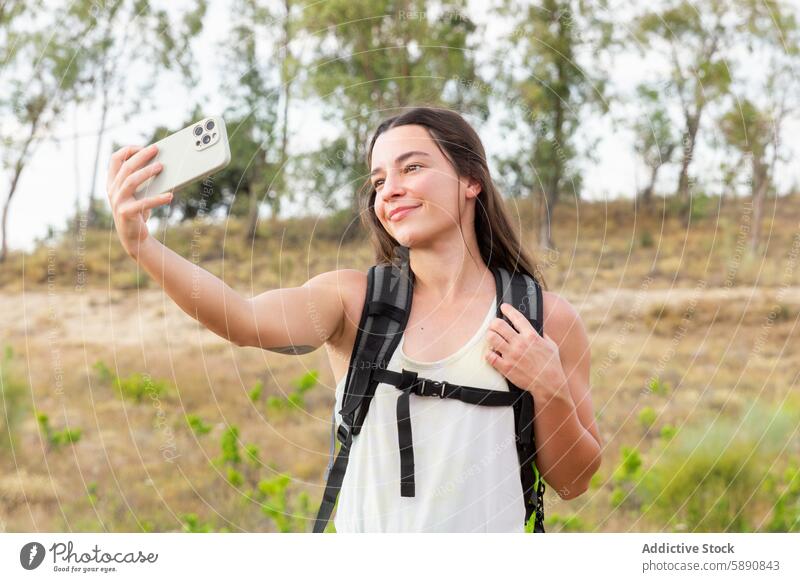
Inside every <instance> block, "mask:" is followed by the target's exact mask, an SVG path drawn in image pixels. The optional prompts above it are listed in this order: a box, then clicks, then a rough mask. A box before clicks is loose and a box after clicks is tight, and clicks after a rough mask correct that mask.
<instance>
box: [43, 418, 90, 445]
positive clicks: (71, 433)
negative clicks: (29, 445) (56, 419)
mask: <svg viewBox="0 0 800 582" xmlns="http://www.w3.org/2000/svg"><path fill="white" fill-rule="evenodd" d="M36 422H37V423H38V424H39V428H40V429H41V431H42V432H43V433H44V437H45V440H46V441H47V444H48V445H49V446H50V447H51V448H54V449H57V448H59V447H60V446H62V445H66V444H74V443H77V442H78V441H79V440H81V429H79V428H65V429H63V430H54V429H53V427H51V426H50V418H49V417H48V416H47V415H46V414H45V413H44V412H37V413H36Z"/></svg>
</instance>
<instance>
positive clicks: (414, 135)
mask: <svg viewBox="0 0 800 582" xmlns="http://www.w3.org/2000/svg"><path fill="white" fill-rule="evenodd" d="M154 154H155V150H154V149H153V148H152V146H151V147H149V148H140V147H137V146H130V147H125V148H122V149H121V150H119V151H117V152H116V153H114V155H113V156H112V158H111V162H110V165H109V174H108V175H109V178H108V195H109V199H110V201H111V207H112V209H113V214H114V222H115V224H116V229H117V233H118V235H119V238H120V241H121V242H122V245H123V246H124V248H125V250H126V251H127V252H128V254H129V255H130V256H131V257H132V258H133V259H134V260H136V261H137V262H138V263H139V264H140V265H141V266H142V268H143V269H144V270H145V271H146V272H147V273H149V274H150V276H152V277H153V279H155V280H156V281H157V282H158V283H159V284H160V285H161V286H162V287H163V288H164V290H165V291H166V293H167V294H168V295H169V296H170V297H171V298H172V299H173V300H174V301H175V302H176V303H177V304H178V305H179V306H180V307H181V308H182V309H183V310H184V311H186V313H188V314H189V315H191V316H192V317H194V318H195V319H197V320H198V321H200V322H201V323H202V324H203V325H205V326H206V327H208V328H209V329H210V330H211V331H213V332H215V333H216V334H218V335H220V336H222V337H224V338H226V339H228V340H230V341H232V342H234V343H235V344H236V345H239V346H257V347H260V348H263V349H267V350H271V351H275V352H279V353H283V354H304V353H308V352H310V351H313V350H315V349H317V348H318V347H320V346H321V345H324V346H325V348H326V350H327V353H328V357H329V360H330V364H331V368H332V369H333V373H334V377H335V379H336V382H337V387H336V409H335V410H336V411H337V413H338V411H339V409H340V406H341V399H342V392H343V388H344V381H345V378H346V377H347V370H348V366H349V364H350V361H349V360H350V356H351V353H352V349H353V344H354V342H355V338H356V333H357V331H358V329H357V328H358V323H359V321H360V320H361V312H362V308H363V304H364V296H365V293H366V284H367V276H366V273H364V272H361V271H357V270H352V269H342V270H337V271H331V272H328V273H322V274H320V275H317V276H315V277H313V278H311V279H310V280H309V281H308V282H306V283H305V284H304V285H302V286H300V287H295V288H287V289H274V290H271V291H266V292H264V293H261V294H260V295H256V296H254V297H250V298H247V297H244V296H242V295H240V294H239V293H238V292H236V291H235V290H233V289H231V288H230V287H229V286H227V285H226V284H225V283H223V282H222V281H221V280H220V279H218V278H216V277H214V276H213V275H211V274H210V273H208V272H207V271H204V270H203V269H201V268H199V267H198V266H196V265H194V264H193V263H191V262H189V261H188V260H186V259H184V258H182V257H180V256H179V255H177V254H176V253H174V252H173V251H171V250H170V249H168V248H166V247H164V246H163V245H162V244H161V243H159V242H158V241H157V240H156V239H154V238H153V237H152V236H150V234H149V233H148V230H147V227H146V225H145V222H146V220H147V217H148V215H149V213H150V210H151V209H152V208H155V207H157V206H159V205H162V204H166V203H168V202H169V201H170V199H171V193H170V194H165V195H162V196H160V197H155V198H149V199H144V200H141V201H137V200H135V199H134V198H133V197H132V194H133V192H134V191H135V190H136V188H137V187H138V186H139V184H141V183H142V182H143V181H145V180H146V179H147V178H149V177H150V176H152V175H153V174H155V173H157V172H158V171H160V168H159V167H151V166H148V167H147V168H143V166H144V164H145V163H146V161H147V160H148V159H149V158H150V157H152V156H153V155H154ZM367 165H368V168H369V172H370V174H369V182H368V183H367V184H366V185H365V189H364V192H363V195H362V197H361V203H362V213H361V219H362V222H363V223H364V224H365V225H366V226H367V228H368V229H369V231H370V233H371V237H372V242H373V246H374V248H375V254H376V259H377V261H376V262H379V263H381V262H389V261H390V260H391V259H392V258H394V257H393V255H394V249H396V248H397V247H398V246H399V245H402V246H404V247H407V248H408V249H409V258H410V266H411V270H412V271H413V273H414V278H415V283H414V291H413V293H414V294H413V302H412V307H411V311H410V314H409V319H408V323H407V326H406V329H405V333H404V334H403V336H402V338H401V340H400V344H399V345H398V347H397V349H396V350H395V351H394V354H393V356H392V358H391V361H390V362H389V365H388V368H389V369H390V370H393V371H400V370H401V369H403V368H405V369H408V370H413V371H416V372H418V373H419V374H420V376H423V375H424V376H425V377H428V378H431V379H433V380H447V381H449V382H452V383H455V384H462V385H469V386H476V387H482V388H485V389H496V390H508V385H507V383H506V379H507V380H509V381H511V382H513V383H514V384H515V385H516V386H518V387H520V388H522V389H524V390H528V391H530V392H531V393H532V395H533V398H534V402H535V409H536V416H535V421H534V435H535V439H536V443H537V447H538V448H537V457H536V461H537V467H538V469H539V471H540V472H541V474H542V475H543V477H544V479H545V482H546V483H547V484H548V485H549V486H550V487H552V488H554V489H555V490H556V492H557V493H558V495H559V496H560V497H561V498H562V499H572V498H574V497H576V496H578V495H580V494H581V493H583V492H584V491H586V489H587V487H588V484H589V480H590V479H591V477H592V475H593V474H594V473H595V472H596V471H597V469H598V467H599V465H600V458H601V439H600V435H599V433H598V429H597V426H596V424H595V421H594V413H593V408H592V401H591V397H590V390H589V361H590V351H589V342H588V338H587V334H586V330H585V327H584V325H583V323H582V321H581V319H580V317H579V316H578V314H577V312H576V311H575V309H574V308H573V307H572V306H571V305H570V304H569V303H568V302H567V301H566V300H565V299H563V298H561V297H559V296H558V295H556V294H555V293H552V292H549V291H544V294H543V314H544V315H543V320H544V331H545V333H544V337H541V336H539V335H538V334H537V333H536V331H535V330H534V329H533V328H532V326H531V325H530V323H529V322H528V320H527V319H525V318H524V316H523V315H522V314H521V313H520V312H519V311H517V310H516V309H515V308H514V307H512V306H510V305H508V304H503V305H502V307H501V311H502V313H503V314H504V315H505V316H506V317H508V318H509V320H510V321H511V322H512V324H513V325H514V327H512V326H510V325H509V324H508V323H506V322H505V321H504V320H503V319H502V318H498V317H494V315H495V314H496V312H497V304H496V287H495V280H494V276H493V274H492V272H491V268H492V267H494V266H498V265H499V266H503V267H505V268H506V269H508V270H509V271H512V272H513V271H515V270H520V271H523V272H525V273H527V274H529V275H531V276H534V277H535V278H536V279H537V281H539V282H540V283H541V284H542V286H543V287H545V286H544V282H543V281H542V279H541V275H540V270H539V269H538V268H537V265H536V263H535V262H534V261H533V260H532V259H531V258H530V256H529V255H528V254H527V253H526V251H525V250H524V249H523V248H522V246H521V244H520V242H519V240H518V239H517V237H516V236H515V233H514V229H513V228H512V226H511V221H510V220H509V218H508V215H507V214H506V211H505V207H504V202H503V200H502V198H501V197H500V195H499V193H498V191H497V189H496V188H495V185H494V183H493V181H492V178H491V176H490V173H489V169H488V165H487V161H486V155H485V152H484V148H483V145H482V143H481V141H480V138H479V137H478V135H477V133H476V132H475V131H474V129H473V128H472V127H471V126H470V125H469V124H468V123H467V122H466V121H465V120H464V119H463V118H462V117H461V116H460V115H458V114H457V113H455V112H453V111H449V110H444V109H431V108H414V109H410V110H408V111H407V112H405V113H403V114H401V115H399V116H396V117H393V118H390V119H388V120H386V121H384V122H383V123H382V124H381V125H380V126H379V127H378V129H377V130H376V132H375V135H374V136H373V138H372V140H371V143H370V144H369V148H368V152H367ZM545 288H546V287H545ZM398 393H399V392H398V390H396V389H395V387H394V386H390V385H384V384H379V385H378V387H377V389H376V392H375V396H374V398H373V402H372V404H371V405H370V409H369V413H368V414H367V417H366V420H365V423H364V426H363V428H362V431H361V433H360V434H359V435H358V436H356V437H355V439H354V441H353V445H352V450H351V453H350V460H349V465H348V469H347V472H346V474H345V479H344V482H343V484H342V488H341V493H340V495H339V502H338V508H337V512H336V518H335V521H334V523H335V525H336V529H337V531H340V532H341V531H522V528H523V523H522V522H523V521H524V501H523V498H522V487H521V484H520V477H519V460H518V458H517V451H516V448H515V446H513V445H514V419H513V411H512V410H511V409H510V407H489V406H475V405H469V404H465V403H463V402H460V401H453V400H443V399H438V398H422V397H419V398H412V403H411V407H412V411H411V417H412V418H413V422H414V454H415V466H416V468H415V472H416V495H415V496H414V497H401V496H400V495H399V493H398V481H399V477H400V475H399V460H398V458H399V452H398V443H397V432H396V430H397V429H396V416H395V412H396V411H395V404H396V401H397V397H398ZM338 420H339V421H341V418H340V417H338Z"/></svg>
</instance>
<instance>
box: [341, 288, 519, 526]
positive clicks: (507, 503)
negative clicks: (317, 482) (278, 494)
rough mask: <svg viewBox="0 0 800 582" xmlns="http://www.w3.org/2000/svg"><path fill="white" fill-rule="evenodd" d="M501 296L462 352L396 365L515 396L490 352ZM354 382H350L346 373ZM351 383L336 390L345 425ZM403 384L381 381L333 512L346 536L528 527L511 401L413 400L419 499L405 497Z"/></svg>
mask: <svg viewBox="0 0 800 582" xmlns="http://www.w3.org/2000/svg"><path fill="white" fill-rule="evenodd" d="M496 311H497V300H496V299H495V301H493V302H492V307H491V309H490V310H489V312H488V313H487V314H486V317H485V318H484V321H483V324H482V325H481V327H480V329H479V330H478V331H477V332H476V333H475V335H474V336H472V338H470V339H469V340H468V341H467V343H466V344H465V345H463V346H462V347H461V348H460V349H458V350H457V351H456V352H455V353H454V354H452V355H450V356H448V357H447V358H444V359H442V360H438V361H436V362H420V361H417V360H413V359H411V358H409V357H407V356H406V355H405V353H404V351H403V345H404V343H405V342H404V340H405V335H403V337H402V338H401V339H400V342H399V344H398V346H397V349H395V351H394V354H393V355H392V358H391V360H390V362H389V366H388V368H389V370H392V371H395V372H400V371H401V370H402V369H403V368H405V369H407V370H413V371H415V372H417V373H418V374H419V376H420V377H425V378H430V379H431V380H440V381H441V380H447V381H448V382H451V383H453V384H461V385H465V386H474V387H477V388H484V389H487V390H501V391H504V392H508V384H507V382H506V379H505V378H504V377H503V375H502V374H500V373H499V372H498V371H497V370H495V369H494V368H493V367H492V366H491V365H490V364H489V363H488V362H487V361H486V360H485V358H484V354H485V353H486V352H487V350H488V349H489V345H488V342H487V340H486V330H487V329H488V326H489V323H490V322H491V321H492V319H493V317H494V316H495V313H496ZM345 379H346V378H345ZM345 379H342V380H341V381H340V382H339V384H338V385H337V387H336V408H335V413H336V414H335V418H336V425H337V427H338V425H339V424H340V423H341V421H342V418H341V415H340V414H339V411H340V409H341V406H342V395H343V393H344V383H345ZM399 395H400V390H398V389H397V388H395V387H394V386H393V385H391V384H385V383H379V384H378V386H377V388H376V390H375V396H374V397H373V399H372V403H371V404H370V407H369V412H368V413H367V416H366V419H365V421H364V426H363V427H362V430H361V432H360V433H359V434H358V435H356V436H355V437H354V438H353V444H352V447H351V451H350V460H349V463H348V466H347V471H346V472H345V476H344V481H343V483H342V489H341V491H340V493H339V501H338V506H337V509H336V514H335V518H334V525H335V527H336V531H337V532H342V533H346V532H347V533H350V532H523V531H524V524H523V521H524V519H525V504H524V501H523V497H522V484H521V482H520V474H519V459H518V456H517V448H516V442H515V432H514V411H513V408H512V407H511V406H478V405H474V404H466V403H464V402H461V401H459V400H454V399H441V398H437V397H434V396H417V395H416V394H411V396H410V411H411V426H412V442H413V447H414V479H415V482H416V490H415V493H416V496H415V497H401V496H400V450H399V444H398V436H397V414H396V411H397V398H398V396H399Z"/></svg>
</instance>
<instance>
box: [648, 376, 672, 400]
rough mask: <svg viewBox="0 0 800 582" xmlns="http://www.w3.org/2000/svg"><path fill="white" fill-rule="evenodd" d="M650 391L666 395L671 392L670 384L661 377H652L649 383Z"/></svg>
mask: <svg viewBox="0 0 800 582" xmlns="http://www.w3.org/2000/svg"><path fill="white" fill-rule="evenodd" d="M647 387H648V389H649V390H650V392H652V393H653V394H658V395H659V396H666V395H667V393H668V392H669V384H667V383H666V382H663V381H662V380H660V379H659V378H651V379H650V382H649V383H648V385H647Z"/></svg>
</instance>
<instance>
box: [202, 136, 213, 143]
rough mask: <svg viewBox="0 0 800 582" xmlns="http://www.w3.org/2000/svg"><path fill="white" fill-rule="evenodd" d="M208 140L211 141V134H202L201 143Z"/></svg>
mask: <svg viewBox="0 0 800 582" xmlns="http://www.w3.org/2000/svg"><path fill="white" fill-rule="evenodd" d="M210 141H211V136H210V135H204V136H203V143H208V142H210Z"/></svg>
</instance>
